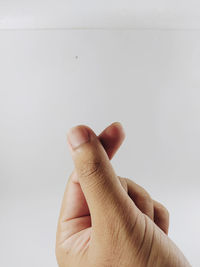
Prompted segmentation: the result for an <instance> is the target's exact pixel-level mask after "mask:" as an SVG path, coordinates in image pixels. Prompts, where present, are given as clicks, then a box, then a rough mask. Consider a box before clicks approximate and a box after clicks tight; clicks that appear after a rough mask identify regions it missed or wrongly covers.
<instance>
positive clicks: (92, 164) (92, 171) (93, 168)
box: [79, 161, 101, 177]
mask: <svg viewBox="0 0 200 267" xmlns="http://www.w3.org/2000/svg"><path fill="white" fill-rule="evenodd" d="M100 168H101V162H100V161H88V162H85V163H84V164H83V167H81V168H80V169H79V174H80V175H81V176H82V177H90V176H92V175H96V174H97V173H99V171H100Z"/></svg>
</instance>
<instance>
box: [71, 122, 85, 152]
mask: <svg viewBox="0 0 200 267" xmlns="http://www.w3.org/2000/svg"><path fill="white" fill-rule="evenodd" d="M67 137H68V141H69V143H70V145H71V147H72V148H73V149H76V148H78V147H79V146H81V145H83V144H84V143H87V142H88V141H89V134H88V131H87V130H86V129H85V128H83V127H78V126H76V127H73V128H71V129H70V130H69V132H68V134H67Z"/></svg>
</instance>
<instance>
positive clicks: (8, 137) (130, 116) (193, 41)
mask: <svg viewBox="0 0 200 267" xmlns="http://www.w3.org/2000/svg"><path fill="white" fill-rule="evenodd" d="M11 2H12V1H5V3H4V1H2V0H1V1H0V4H1V6H2V7H3V9H0V18H1V19H0V22H1V24H0V25H1V31H0V216H1V217H0V251H1V253H0V254H1V257H0V265H1V266H4V267H10V266H17V267H27V266H29V267H43V266H48V267H53V266H56V260H55V255H54V247H55V233H56V224H57V218H58V214H59V209H60V204H61V200H62V195H63V192H64V188H65V184H66V181H67V178H68V176H69V174H70V173H71V171H72V170H73V164H72V160H71V158H70V154H69V151H68V148H67V144H66V132H67V131H68V130H69V128H70V127H72V126H74V125H77V124H86V125H88V126H90V127H91V128H92V129H93V130H94V131H95V132H96V133H97V134H99V133H100V132H101V131H102V130H103V129H104V128H105V127H106V126H108V125H109V124H110V123H112V122H114V121H120V122H121V123H122V125H123V126H124V128H125V132H126V140H125V142H124V144H123V145H122V147H121V149H120V150H119V152H118V154H117V155H116V156H115V158H114V159H113V160H112V164H113V166H114V168H115V169H116V172H117V173H118V175H120V176H126V177H129V178H131V179H133V180H134V181H136V182H137V183H139V184H141V185H142V186H144V187H145V188H146V189H147V190H148V191H149V192H150V194H151V196H152V197H153V198H155V199H156V200H158V201H161V202H162V203H164V205H166V207H167V208H168V210H169V211H170V232H169V235H170V238H171V239H173V240H174V241H175V243H176V244H177V245H178V246H179V247H180V248H181V250H182V251H183V252H184V254H185V255H186V256H187V258H188V259H189V261H190V262H191V264H192V266H196V267H198V266H200V258H199V247H200V241H199V240H200V229H199V225H200V213H199V203H200V194H199V188H200V181H199V179H200V167H199V163H200V155H199V151H200V105H199V102H200V31H199V30H198V27H199V26H200V23H199V24H198V16H197V15H198V14H197V10H196V9H195V8H194V6H193V8H192V5H193V4H194V3H195V1H191V2H190V3H191V5H189V4H188V7H190V8H186V7H187V3H186V1H182V2H180V1H173V3H175V2H177V3H178V2H179V4H180V5H181V6H180V5H178V4H177V6H176V8H174V12H175V13H176V14H175V18H176V21H175V20H174V23H172V21H171V19H170V16H171V12H170V11H169V10H170V7H171V6H170V4H172V1H168V3H169V6H166V5H164V6H163V12H164V13H165V14H166V21H167V19H168V22H170V23H171V24H170V23H168V24H165V25H164V24H163V21H164V20H162V18H161V17H159V18H158V17H155V14H154V13H153V12H150V13H151V18H152V19H154V22H155V23H154V24H150V20H149V24H148V19H149V17H148V12H147V7H149V10H150V9H151V8H152V7H151V6H150V5H149V6H148V5H147V6H146V9H145V7H143V6H142V5H141V4H140V5H139V3H137V1H135V2H134V3H135V7H136V9H134V8H133V7H131V8H130V9H129V12H130V13H129V15H130V16H129V18H131V14H132V15H133V17H134V14H136V15H138V17H140V18H141V20H140V21H139V20H138V24H134V20H133V21H132V22H131V20H129V22H130V23H129V24H127V23H125V22H126V21H125V20H123V18H122V17H120V14H121V13H120V10H123V8H125V7H123V6H120V2H119V1H118V9H115V8H116V6H115V8H114V7H113V8H112V7H111V6H110V7H108V10H110V13H109V18H110V20H108V21H107V20H106V18H108V17H106V14H107V13H106V12H105V10H103V9H99V11H98V10H97V9H95V5H94V3H93V5H92V6H90V14H93V15H94V14H102V16H100V17H101V18H100V17H99V20H98V23H97V21H96V20H95V16H93V17H89V18H90V20H89V19H88V24H87V23H86V24H84V23H82V21H81V19H80V18H81V16H83V17H84V16H85V17H87V16H86V13H85V11H84V10H85V9H84V8H83V7H82V6H80V9H79V13H78V15H77V16H76V13H73V14H74V16H73V19H71V22H70V23H71V24H70V23H69V22H68V21H67V19H66V18H65V17H64V11H63V8H60V11H59V8H57V9H56V10H57V11H56V12H55V16H54V18H53V19H52V20H51V16H49V17H48V16H46V14H47V13H48V12H47V11H46V9H45V8H44V7H45V2H43V6H42V4H41V7H43V8H41V9H39V8H36V7H40V3H39V2H38V3H37V2H34V3H35V4H33V2H32V5H31V3H30V6H29V12H28V11H27V8H28V5H27V3H25V1H24V2H23V1H17V2H19V3H18V4H19V5H17V4H13V3H11ZM152 2H155V3H156V1H152ZM59 3H60V2H59ZM76 3H77V5H78V2H77V1H76ZM121 3H122V2H121ZM159 3H160V2H159ZM162 3H163V1H162ZM12 4H13V5H12ZM53 4H54V3H53V1H51V3H49V10H50V9H51V10H52V12H53ZM86 4H87V3H86ZM88 4H89V1H88ZM126 4H127V6H126V8H127V7H128V4H129V5H130V3H129V1H126ZM62 5H63V7H64V6H65V5H64V2H62ZM174 5H175V4H174ZM58 6H59V5H58ZM72 6H73V5H72ZM11 7H12V8H11ZM20 7H21V9H20ZM86 7H87V5H86ZM102 7H103V6H102ZM179 7H180V8H179ZM183 7H185V9H184V8H183ZM71 8H72V7H71ZM92 8H93V9H92ZM38 10H39V11H38ZM66 10H68V9H67V8H66ZM71 10H72V12H75V11H76V9H75V8H74V9H73V8H72V9H71ZM113 10H115V12H114V11H113ZM152 10H154V9H152ZM183 10H185V13H184V12H183ZM11 11H12V12H11ZM61 11H62V12H63V13H62V12H61ZM93 11H94V12H93ZM20 12H21V13H20ZM42 12H43V13H42ZM59 12H61V13H60V16H59ZM66 12H67V11H66ZM68 12H69V10H68ZM95 12H96V13H95ZM98 12H99V13H98ZM101 12H102V13H101ZM131 12H132V13H131ZM178 12H179V13H181V12H182V13H181V14H182V16H180V17H178V15H177V14H179V13H178ZM42 14H43V15H44V16H43V17H42ZM49 14H51V13H49ZM195 14H196V17H195ZM39 15H40V16H41V17H42V19H43V21H42V19H41V17H40V16H39ZM103 15H105V16H103ZM62 16H63V20H62V19H61V18H62ZM117 16H118V17H117ZM188 16H191V17H192V18H196V19H197V20H196V22H195V24H194V25H192V24H190V23H189V21H190V20H188ZM24 17H26V19H25V20H24V19H23V18H24ZM66 17H67V16H66ZM142 17H143V18H146V22H147V24H144V25H143V24H142ZM32 18H34V19H32ZM104 18H105V19H104ZM116 18H118V21H116ZM178 18H179V19H178ZM180 18H181V19H180ZM31 19H32V20H31ZM50 20H51V21H50ZM120 20H121V25H122V27H123V29H119V23H120ZM33 21H35V23H33ZM69 21H70V19H69ZM83 21H85V20H84V19H83ZM36 22H37V23H36ZM175 22H177V23H175ZM190 22H191V21H190ZM81 23H82V24H81ZM109 23H110V24H109ZM145 25H146V26H148V25H149V27H146V26H145ZM198 25H199V26H198ZM136 26H137V27H138V29H136V28H137V27H136ZM58 27H59V28H60V29H58ZM67 27H68V28H67ZM69 27H72V28H73V27H74V29H69ZM77 27H81V28H82V29H77ZM85 27H88V28H93V29H85ZM95 27H96V29H94V28H95ZM98 27H99V28H98ZM128 27H129V28H132V29H127V28H128ZM14 28H15V29H14ZM44 28H48V29H46V30H45V29H44ZM52 28H54V29H52ZM61 28H62V29H61ZM100 28H101V29H100ZM111 28H114V29H112V30H111ZM147 28H152V29H147Z"/></svg>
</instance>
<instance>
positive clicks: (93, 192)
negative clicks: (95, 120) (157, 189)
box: [56, 122, 191, 267]
mask: <svg viewBox="0 0 200 267" xmlns="http://www.w3.org/2000/svg"><path fill="white" fill-rule="evenodd" d="M77 127H78V128H81V129H83V130H86V131H87V132H88V134H89V136H90V140H89V141H88V142H87V143H85V144H82V145H81V146H79V147H78V148H77V149H73V148H72V147H71V145H70V141H69V138H68V144H69V149H70V152H71V155H72V159H73V161H74V166H75V169H74V170H73V172H72V174H71V175H70V177H69V179H68V182H67V186H66V190H65V193H64V197H63V202H62V206H61V211H60V216H59V220H58V227H57V235H56V257H57V262H58V265H59V266H60V267H104V266H105V267H136V266H137V267H148V266H152V267H165V266H166V267H169V266H170V267H186V266H191V265H190V264H189V263H188V261H187V259H186V258H185V257H184V255H183V254H182V252H181V251H180V250H179V248H178V247H177V246H176V245H175V244H174V243H173V241H172V240H171V239H170V238H169V237H168V228H169V212H168V211H167V209H166V208H165V207H164V206H163V205H162V204H161V203H159V202H158V201H155V200H153V199H152V198H151V196H150V195H149V194H148V192H147V191H146V190H145V189H144V188H142V187H141V186H139V185H138V184H136V183H134V182H133V181H132V180H130V179H128V178H123V177H119V176H117V175H116V173H115V171H114V169H113V167H112V165H111V162H110V160H111V159H112V158H113V156H114V155H115V153H116V152H117V150H118V149H119V147H120V145H121V144H122V142H123V140H124V138H125V133H124V131H123V128H122V126H121V124H120V123H118V122H117V123H113V124H111V125H110V126H108V127H107V128H106V129H105V130H104V131H103V132H102V133H101V134H100V135H99V136H96V134H95V133H94V132H93V130H92V129H91V128H89V127H88V126H85V125H79V126H76V127H74V129H75V128H77Z"/></svg>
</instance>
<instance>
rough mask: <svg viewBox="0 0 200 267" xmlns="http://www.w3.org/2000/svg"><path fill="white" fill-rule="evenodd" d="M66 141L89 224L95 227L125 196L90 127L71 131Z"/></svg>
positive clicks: (80, 126) (76, 128) (74, 128)
mask: <svg viewBox="0 0 200 267" xmlns="http://www.w3.org/2000/svg"><path fill="white" fill-rule="evenodd" d="M67 139H68V144H69V147H70V151H71V154H72V159H73V161H74V165H75V171H76V173H77V176H78V179H79V182H80V186H81V188H82V191H83V193H84V195H85V198H86V200H87V204H88V207H89V210H90V215H91V220H92V225H93V226H95V225H97V224H98V223H100V222H101V223H102V220H103V218H104V217H105V213H106V214H110V213H111V212H110V211H111V210H112V214H113V210H115V211H116V207H117V209H118V208H119V206H120V203H122V202H123V200H125V197H127V196H126V194H125V191H124V190H123V188H122V186H121V184H120V181H119V179H118V177H117V175H116V174H115V172H114V169H113V167H112V165H111V162H110V160H109V158H108V156H107V154H106V152H105V150H104V148H103V146H102V144H101V143H100V141H99V140H98V137H97V136H96V134H95V133H94V132H93V131H92V130H91V129H90V128H89V127H87V126H84V125H79V126H76V127H73V128H71V130H70V131H69V133H68V135H67ZM113 215H114V214H113ZM114 216H116V214H115V215H114Z"/></svg>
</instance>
